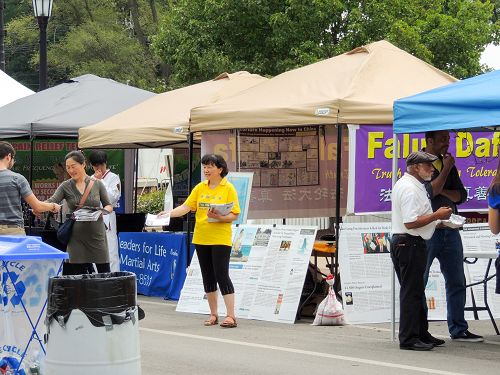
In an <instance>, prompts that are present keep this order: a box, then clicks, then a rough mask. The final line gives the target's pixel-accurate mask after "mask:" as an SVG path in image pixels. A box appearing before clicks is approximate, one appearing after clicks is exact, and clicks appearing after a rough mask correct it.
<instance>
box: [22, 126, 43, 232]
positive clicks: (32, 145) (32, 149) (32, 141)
mask: <svg viewBox="0 0 500 375" xmlns="http://www.w3.org/2000/svg"><path fill="white" fill-rule="evenodd" d="M34 157H35V137H34V136H33V125H31V131H30V174H29V183H30V187H31V188H32V189H33V159H34ZM27 216H28V236H31V227H32V224H31V221H32V218H31V216H32V214H31V212H30V211H28V215H27ZM47 220H48V219H47Z"/></svg>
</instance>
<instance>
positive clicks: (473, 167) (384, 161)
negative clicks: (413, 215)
mask: <svg viewBox="0 0 500 375" xmlns="http://www.w3.org/2000/svg"><path fill="white" fill-rule="evenodd" d="M355 132H356V135H355V139H356V154H355V161H354V164H355V173H354V178H355V182H354V190H355V194H354V212H355V213H357V214H362V213H375V212H387V211H391V186H392V157H393V152H394V146H393V138H392V137H393V134H392V127H391V126H375V125H362V126H360V127H359V128H357V129H356V130H355ZM350 136H352V133H351V134H350ZM499 136H500V132H457V133H455V132H450V148H449V152H450V153H451V154H452V155H453V156H454V157H455V165H456V167H457V169H458V172H459V174H460V178H461V179H462V182H463V184H464V186H465V189H466V190H467V194H468V199H467V202H466V203H463V204H461V205H460V206H459V210H460V211H477V210H486V209H487V208H488V205H487V202H486V192H487V190H488V186H489V185H490V182H491V180H492V179H493V177H494V176H495V175H496V168H497V163H498V145H499V143H500V142H499V141H500V138H499ZM424 138H425V137H424V134H422V133H416V134H401V135H399V136H398V140H399V147H398V151H399V153H398V156H399V160H398V167H399V170H398V177H401V175H402V173H404V172H405V170H406V167H405V158H406V157H407V156H408V155H409V154H410V153H411V152H413V151H418V150H420V149H422V147H425V139H424ZM351 165H352V164H351ZM351 186H352V185H351Z"/></svg>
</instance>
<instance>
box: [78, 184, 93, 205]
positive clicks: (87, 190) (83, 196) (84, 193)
mask: <svg viewBox="0 0 500 375" xmlns="http://www.w3.org/2000/svg"><path fill="white" fill-rule="evenodd" d="M94 182H95V180H94V179H91V180H90V182H89V184H88V185H87V188H86V189H85V191H84V192H83V195H82V198H81V199H80V203H78V207H80V208H81V207H82V206H83V204H84V203H85V201H86V200H87V197H88V196H89V194H90V189H92V186H93V185H94Z"/></svg>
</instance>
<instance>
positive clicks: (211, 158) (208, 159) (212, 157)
mask: <svg viewBox="0 0 500 375" xmlns="http://www.w3.org/2000/svg"><path fill="white" fill-rule="evenodd" d="M201 164H203V165H215V166H216V167H217V168H222V172H221V173H220V176H221V177H225V176H227V174H228V173H229V170H228V169H227V163H226V161H225V160H224V158H223V157H222V156H220V155H217V154H206V155H203V157H202V158H201Z"/></svg>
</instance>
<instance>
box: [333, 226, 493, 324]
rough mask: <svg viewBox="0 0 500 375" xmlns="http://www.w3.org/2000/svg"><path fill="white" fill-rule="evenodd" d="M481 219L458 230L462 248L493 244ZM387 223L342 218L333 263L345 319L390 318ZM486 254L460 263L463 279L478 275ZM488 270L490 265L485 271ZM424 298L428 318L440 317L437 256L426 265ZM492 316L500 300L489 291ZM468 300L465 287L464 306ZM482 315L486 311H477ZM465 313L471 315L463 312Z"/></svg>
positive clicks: (477, 293) (442, 293)
mask: <svg viewBox="0 0 500 375" xmlns="http://www.w3.org/2000/svg"><path fill="white" fill-rule="evenodd" d="M484 228H487V224H485V225H479V224H475V225H474V226H472V225H465V226H464V230H463V231H461V232H460V233H461V235H462V241H463V246H464V254H468V253H469V252H473V251H480V249H483V250H482V251H484V249H486V248H488V247H489V248H492V249H494V247H495V238H494V237H495V236H493V235H492V234H491V232H489V230H485V229H484ZM390 240H391V224H390V223H388V222H386V223H346V224H342V227H341V233H340V237H339V267H340V274H341V275H342V298H343V303H344V310H345V315H346V319H347V321H348V322H349V323H350V324H365V323H383V322H390V321H391V305H392V298H393V297H392V291H391V278H392V272H393V266H392V261H391V255H390V251H391V247H390ZM487 262H488V260H487V259H479V260H478V261H477V262H476V263H475V264H472V265H469V264H464V266H465V275H466V279H467V282H468V283H470V282H472V281H478V280H481V279H482V278H484V273H485V271H486V266H487ZM491 272H493V271H491ZM494 281H495V280H492V282H490V283H489V293H491V294H492V295H493V293H494V284H495V283H494ZM473 291H474V297H475V300H476V303H477V304H478V305H481V303H482V301H483V292H482V286H478V287H474V289H473ZM425 294H426V302H427V308H428V318H429V320H446V289H445V284H444V278H443V276H442V274H441V270H440V268H439V263H438V261H437V260H435V261H434V263H433V264H432V266H431V269H430V271H429V279H428V282H427V285H426V290H425ZM489 297H490V298H489V301H490V307H491V310H492V311H493V314H494V316H496V317H498V316H500V301H498V298H495V297H492V296H489ZM395 303H396V320H399V282H398V281H397V279H396V289H395ZM470 305H471V293H470V290H469V289H468V291H467V306H470ZM479 317H480V318H481V319H488V316H487V313H486V312H484V313H483V314H479ZM466 318H467V319H473V318H474V317H473V315H472V313H471V312H466Z"/></svg>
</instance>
